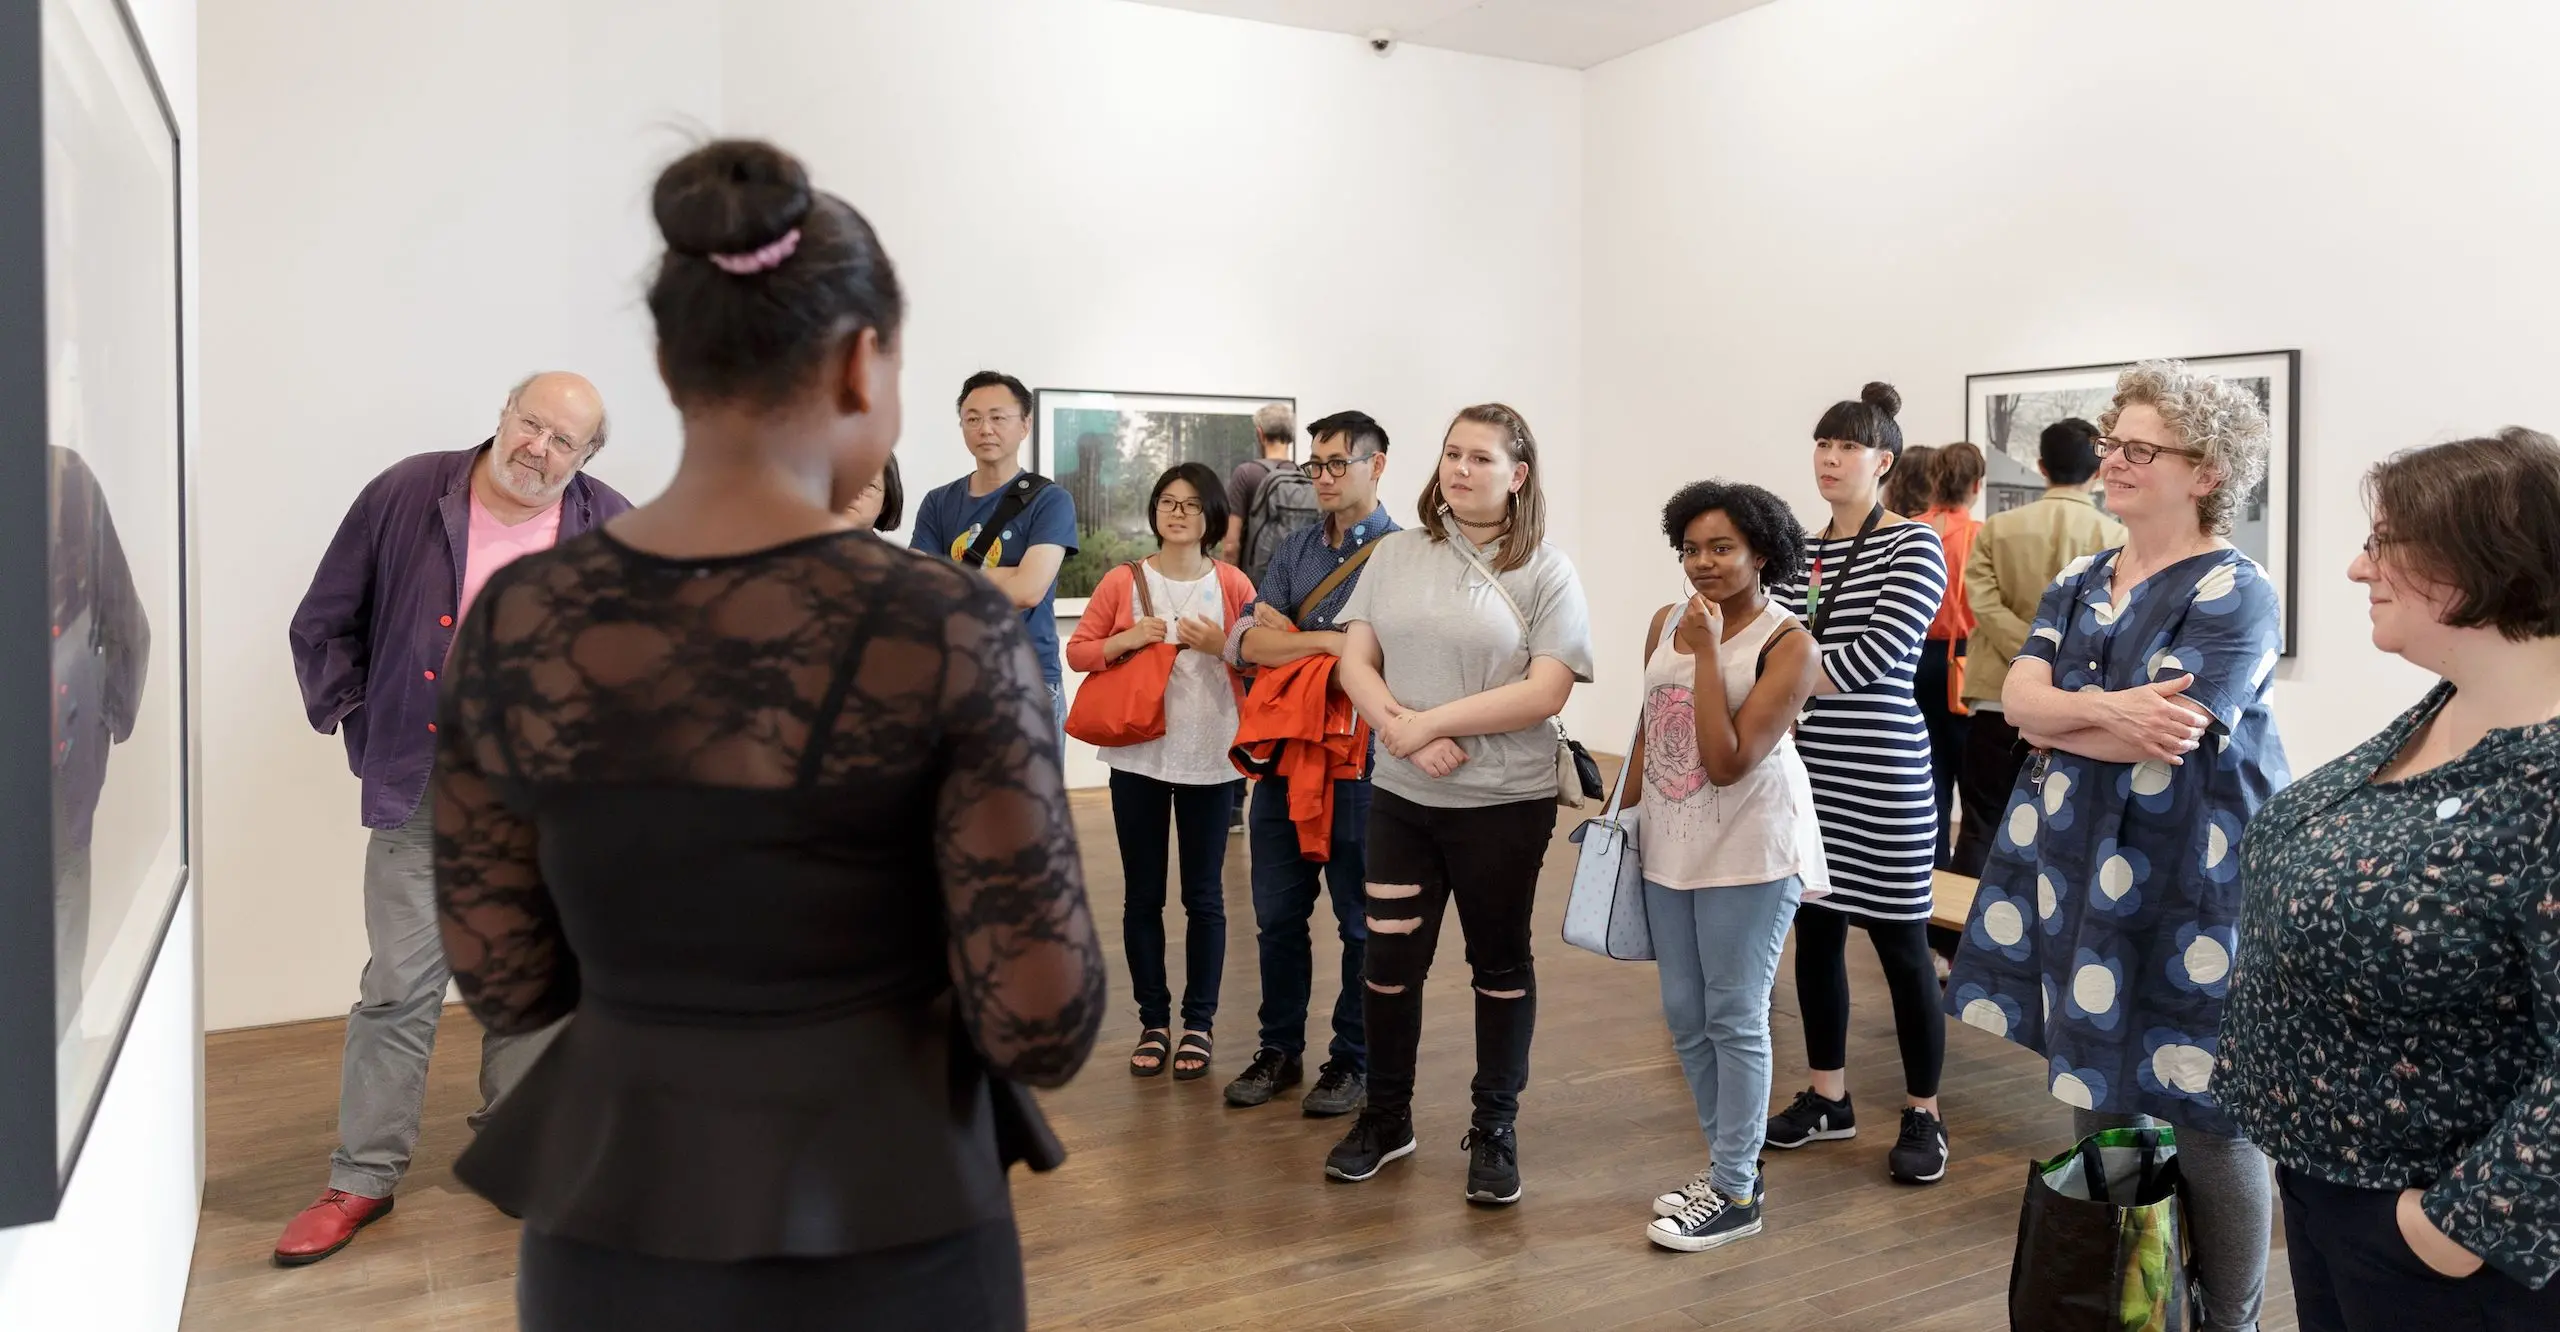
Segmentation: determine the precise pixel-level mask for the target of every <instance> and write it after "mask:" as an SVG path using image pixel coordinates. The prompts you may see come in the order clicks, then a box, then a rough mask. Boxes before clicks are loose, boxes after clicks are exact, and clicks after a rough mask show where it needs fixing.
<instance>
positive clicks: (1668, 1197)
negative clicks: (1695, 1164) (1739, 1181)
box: [1653, 1166, 1716, 1216]
mask: <svg viewBox="0 0 2560 1332" xmlns="http://www.w3.org/2000/svg"><path fill="white" fill-rule="evenodd" d="M1715 1173H1716V1171H1715V1167H1714V1166H1709V1167H1707V1168H1706V1169H1704V1170H1701V1171H1699V1172H1698V1173H1697V1175H1696V1176H1695V1177H1694V1178H1692V1179H1691V1180H1690V1181H1689V1182H1688V1183H1686V1184H1683V1185H1681V1186H1680V1187H1679V1188H1676V1189H1674V1190H1672V1191H1671V1192H1669V1193H1665V1194H1662V1195H1660V1196H1659V1197H1656V1198H1655V1199H1654V1200H1653V1214H1654V1215H1655V1216H1677V1215H1679V1213H1680V1209H1681V1208H1684V1207H1687V1206H1688V1205H1690V1204H1691V1203H1695V1202H1699V1201H1702V1200H1704V1199H1707V1198H1712V1197H1714V1196H1716V1186H1715V1184H1714V1182H1713V1181H1714V1177H1715Z"/></svg>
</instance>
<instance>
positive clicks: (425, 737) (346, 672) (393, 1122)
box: [275, 372, 631, 1266]
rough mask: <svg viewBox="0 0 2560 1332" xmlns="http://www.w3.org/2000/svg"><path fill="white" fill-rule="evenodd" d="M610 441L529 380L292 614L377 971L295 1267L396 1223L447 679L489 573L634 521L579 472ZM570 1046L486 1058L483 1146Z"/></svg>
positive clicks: (366, 505)
mask: <svg viewBox="0 0 2560 1332" xmlns="http://www.w3.org/2000/svg"><path fill="white" fill-rule="evenodd" d="M604 439H605V416H604V400H603V399H602V398H601V397H599V396H598V395H597V393H596V388H595V385H593V384H590V383H588V382H587V381H586V380H585V379H582V378H580V377H579V376H577V375H573V374H568V373H564V372H551V373H546V374H538V375H534V376H532V377H530V378H528V379H526V380H525V381H524V382H522V383H520V384H518V385H516V386H515V388H514V389H513V390H512V391H510V392H509V393H508V394H507V401H506V405H505V406H504V407H503V408H501V409H500V410H499V412H498V428H497V432H496V433H495V434H493V435H491V436H490V437H489V438H488V439H485V440H483V441H481V442H480V443H479V444H477V445H475V446H473V447H471V448H467V449H461V450H457V451H454V452H450V453H422V454H419V455H417V456H415V457H412V458H407V459H404V460H402V461H400V462H398V463H395V464H393V465H392V466H391V468H390V469H389V470H388V471H385V472H384V473H382V474H381V475H380V476H378V477H375V478H374V480H373V482H372V484H370V485H368V486H366V487H365V488H364V490H363V492H362V493H360V494H358V495H357V496H356V501H355V505H354V507H352V508H351V509H349V510H348V511H347V516H346V520H345V521H344V522H342V523H340V524H339V525H338V534H337V536H336V538H335V539H333V540H332V541H330V543H329V549H328V551H327V553H325V554H323V555H322V556H321V558H320V570H319V572H318V574H316V575H315V576H314V577H313V578H312V580H311V590H310V591H309V592H308V593H307V594H305V595H304V597H303V599H302V606H301V608H300V609H298V610H296V611H295V612H294V616H293V625H292V630H291V636H292V645H293V667H294V673H295V675H296V676H298V677H299V678H300V681H301V685H302V703H303V707H304V710H305V711H306V712H307V713H308V714H309V716H310V718H311V725H312V727H313V728H314V729H316V730H318V731H319V732H320V733H321V734H323V735H327V734H331V733H333V732H334V733H337V734H340V735H343V736H344V737H345V740H346V746H347V761H348V766H350V767H351V768H353V769H354V771H355V775H356V776H357V777H358V778H359V779H361V781H362V782H363V812H364V822H365V826H366V827H368V828H371V829H372V830H373V840H372V844H371V845H370V846H369V847H368V848H367V849H366V852H365V870H364V923H365V940H366V943H367V945H368V947H369V948H370V949H371V953H372V956H371V957H369V958H368V959H367V960H366V962H365V966H364V976H363V979H362V981H361V983H360V997H359V999H358V1000H357V1003H356V1006H355V1008H354V1009H353V1010H352V1011H351V1012H350V1013H349V1014H348V1016H347V1048H346V1061H345V1065H344V1067H343V1068H342V1070H341V1071H340V1074H339V1086H338V1149H337V1151H336V1152H335V1153H333V1154H332V1155H331V1157H330V1160H329V1187H328V1189H327V1191H326V1192H324V1193H322V1194H321V1195H320V1197H319V1199H318V1200H317V1201H315V1202H313V1203H312V1204H311V1205H310V1206H309V1207H307V1208H305V1209H304V1210H303V1211H302V1213H301V1215H299V1216H296V1217H295V1218H294V1219H293V1221H292V1223H291V1224H289V1225H287V1226H286V1227H285V1231H284V1235H283V1237H282V1238H281V1239H279V1240H278V1241H277V1242H276V1248H275V1261H276V1262H277V1263H279V1264H282V1265H285V1266H298V1265H300V1264H304V1263H315V1262H318V1261H320V1260H321V1259H323V1258H326V1257H328V1256H329V1255H331V1254H333V1253H336V1252H337V1251H338V1250H340V1249H342V1248H345V1247H346V1246H347V1242H348V1241H349V1240H351V1239H353V1238H355V1233H356V1231H358V1230H360V1229H362V1228H363V1227H364V1226H366V1225H368V1224H370V1223H372V1222H373V1221H374V1220H376V1219H378V1218H379V1217H381V1216H382V1215H383V1214H385V1213H387V1212H389V1211H390V1210H391V1194H392V1190H393V1189H394V1188H396V1187H397V1186H398V1185H399V1183H400V1177H401V1175H402V1174H403V1173H404V1172H406V1171H407V1169H408V1167H409V1158H410V1155H411V1153H412V1152H414V1151H415V1150H416V1148H417V1145H418V1122H419V1118H420V1116H421V1114H422V1113H423V1111H424V1102H425V1098H426V1085H427V1056H428V1054H429V1052H430V1051H432V1050H433V1049H434V1048H435V1039H436V1025H437V1020H438V1019H439V1018H441V1017H442V1016H443V1014H444V995H445V981H446V977H447V974H448V972H447V969H446V966H445V956H444V944H443V941H442V939H441V938H440V937H439V936H438V933H437V925H436V909H435V861H434V852H435V846H434V843H435V818H434V816H435V807H434V805H433V803H432V802H430V801H428V800H426V798H425V796H426V791H427V781H428V777H429V771H430V769H431V768H432V767H433V763H434V754H435V729H436V726H435V718H436V675H437V673H438V672H439V671H441V670H442V669H443V667H444V662H445V656H446V654H447V653H448V652H449V651H450V650H451V649H452V646H453V642H454V637H455V635H456V634H458V633H460V632H461V631H462V629H461V626H462V624H463V621H464V620H465V618H466V617H467V616H468V614H469V612H470V609H471V603H472V600H473V599H474V598H475V597H477V596H478V595H479V592H480V589H481V588H482V587H483V586H485V585H486V584H487V583H488V581H489V576H490V575H491V574H493V573H496V572H497V571H498V570H499V569H500V568H503V567H505V566H506V565H507V564H508V563H509V562H511V561H513V560H515V559H517V558H519V557H521V556H524V555H528V554H531V553H533V552H535V551H541V550H548V549H550V548H551V547H552V546H553V545H554V544H556V543H558V542H560V541H564V540H567V539H569V538H571V537H574V536H577V535H579V534H580V533H583V532H587V531H589V530H591V529H593V528H595V527H596V526H598V525H600V524H602V523H603V522H605V521H606V520H607V519H609V518H612V517H614V516H615V515H617V514H620V513H622V512H623V511H624V510H627V509H629V508H630V507H631V503H630V501H628V500H626V499H624V498H623V497H622V496H621V495H619V494H617V493H616V492H615V491H614V490H613V488H612V487H610V486H607V485H605V484H604V483H603V482H601V481H598V480H595V479H594V478H592V477H589V476H586V475H584V474H583V469H584V468H585V467H586V465H587V463H588V462H590V461H591V460H593V459H594V457H595V456H596V454H597V453H598V452H599V451H600V450H602V449H603V448H604ZM556 1030H557V1029H556V1028H554V1029H551V1030H545V1031H540V1032H534V1033H531V1034H528V1035H522V1036H514V1037H500V1036H489V1037H485V1038H484V1039H483V1040H482V1041H481V1045H480V1098H481V1106H480V1109H479V1111H478V1112H477V1113H475V1114H474V1115H473V1116H472V1119H471V1123H472V1126H473V1127H474V1128H475V1129H476V1128H477V1127H478V1126H479V1123H480V1120H481V1118H482V1117H484V1116H485V1115H487V1113H488V1111H489V1107H490V1106H491V1105H492V1104H494V1103H495V1102H496V1101H497V1099H498V1098H499V1097H500V1096H502V1095H504V1094H506V1092H507V1090H508V1089H509V1088H511V1087H513V1086H514V1085H515V1084H516V1082H517V1081H518V1080H519V1079H521V1078H522V1077H523V1075H524V1072H525V1070H526V1069H528V1068H530V1067H531V1066H532V1064H533V1061H534V1058H535V1057H536V1056H537V1055H539V1054H540V1053H541V1051H542V1048H543V1047H544V1046H545V1045H546V1044H548V1043H549V1041H550V1039H551V1037H552V1035H553V1033H554V1031H556Z"/></svg>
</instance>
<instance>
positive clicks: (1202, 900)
mask: <svg viewBox="0 0 2560 1332" xmlns="http://www.w3.org/2000/svg"><path fill="white" fill-rule="evenodd" d="M1147 526H1148V528H1149V529H1150V530H1152V531H1153V532H1154V533H1155V537H1156V543H1157V550H1156V553H1155V554H1153V555H1150V556H1148V557H1147V558H1146V559H1143V560H1137V561H1132V562H1131V563H1128V564H1124V565H1121V566H1120V567H1119V568H1116V569H1113V570H1112V571H1111V572H1109V573H1107V574H1104V575H1103V576H1102V581H1101V582H1100V583H1099V584H1097V585H1096V586H1095V587H1094V589H1093V596H1092V598H1091V599H1090V600H1089V601H1087V602H1086V603H1085V611H1084V617H1083V618H1082V619H1080V620H1078V621H1077V622H1076V632H1075V636H1074V637H1072V638H1070V639H1069V640H1068V641H1067V651H1066V658H1067V665H1068V666H1069V667H1071V668H1072V669H1074V670H1077V671H1079V672H1082V673H1083V674H1085V675H1086V676H1087V677H1089V678H1087V679H1086V680H1085V681H1084V683H1083V685H1082V688H1083V689H1085V690H1095V689H1098V688H1109V687H1110V686H1104V685H1102V683H1101V682H1102V681H1103V680H1104V679H1106V678H1108V676H1109V675H1110V674H1111V673H1112V672H1115V671H1120V670H1140V669H1152V668H1153V667H1152V666H1142V665H1141V662H1142V661H1145V660H1146V659H1148V658H1153V659H1154V664H1155V665H1160V664H1161V658H1162V657H1163V655H1164V654H1162V653H1150V652H1148V649H1152V648H1155V647H1157V646H1160V645H1162V646H1169V647H1170V648H1171V649H1172V650H1173V662H1172V668H1171V670H1170V672H1169V673H1167V674H1166V675H1165V676H1164V685H1163V695H1162V702H1161V706H1162V708H1163V710H1164V729H1163V732H1162V734H1161V735H1160V736H1158V737H1157V738H1155V739H1151V740H1141V741H1138V742H1136V743H1131V744H1117V745H1106V746H1103V748H1102V761H1103V763H1104V765H1106V766H1108V767H1109V768H1110V769H1111V821H1112V824H1113V826H1114V829H1115V830H1116V831H1117V832H1118V834H1119V842H1120V873H1121V880H1122V882H1123V883H1125V884H1126V885H1127V890H1128V891H1127V897H1126V900H1125V901H1124V903H1123V907H1122V914H1121V922H1120V940H1121V946H1122V949H1123V951H1125V952H1126V953H1127V954H1128V958H1129V988H1130V991H1131V992H1132V993H1133V994H1135V995H1136V997H1137V1000H1138V1026H1139V1033H1138V1047H1137V1049H1136V1050H1135V1051H1133V1052H1131V1054H1130V1056H1129V1072H1130V1074H1131V1075H1132V1076H1135V1077H1141V1078H1151V1077H1155V1076H1157V1075H1158V1074H1161V1073H1163V1072H1164V1071H1165V1070H1166V1069H1167V1068H1168V1067H1169V1068H1171V1069H1172V1070H1173V1076H1174V1077H1175V1078H1176V1079H1178V1080H1180V1081H1184V1082H1189V1081H1191V1080H1192V1079H1194V1078H1198V1077H1201V1076H1203V1075H1205V1074H1207V1073H1208V1071H1209V1057H1210V1051H1211V1049H1212V1044H1213V1040H1214V1037H1213V1034H1212V1033H1213V1029H1214V1027H1213V1024H1214V1023H1215V1022H1216V1020H1217V1016H1218V986H1219V980H1220V978H1221V976H1222V975H1223V973H1224V972H1225V969H1226V962H1227V908H1226V861H1227V828H1228V825H1229V824H1230V823H1231V822H1232V821H1233V819H1234V816H1235V808H1236V800H1237V797H1238V796H1239V795H1241V794H1242V792H1243V789H1244V779H1243V778H1241V777H1239V776H1237V775H1236V770H1235V765H1234V763H1233V761H1232V760H1230V759H1229V758H1228V757H1227V751H1228V750H1229V749H1230V748H1232V747H1233V746H1234V744H1235V738H1236V717H1237V705H1238V704H1239V703H1241V702H1242V701H1243V698H1244V681H1243V678H1242V677H1241V676H1239V675H1238V674H1236V672H1235V671H1234V670H1233V669H1232V668H1231V667H1229V666H1228V665H1227V663H1226V660H1225V649H1226V645H1227V629H1228V626H1230V625H1231V624H1233V623H1235V621H1236V620H1237V619H1238V618H1239V617H1241V616H1242V615H1243V614H1244V610H1245V607H1246V606H1248V605H1250V604H1251V603H1252V601H1253V583H1252V582H1251V581H1250V580H1249V579H1247V578H1246V577H1245V576H1244V571H1243V570H1242V569H1239V568H1237V567H1235V566H1234V565H1232V564H1224V563H1220V562H1219V561H1218V560H1216V559H1214V558H1212V557H1211V556H1210V555H1209V546H1208V541H1209V534H1210V533H1212V532H1224V531H1226V530H1227V494H1226V487H1224V486H1223V485H1221V484H1219V481H1218V474H1217V473H1216V472H1213V471H1211V470H1210V469H1209V468H1208V466H1207V465H1206V464H1203V463H1196V462H1187V463H1183V464H1180V465H1179V466H1176V467H1173V468H1171V469H1169V470H1167V471H1166V472H1165V474H1164V475H1162V476H1160V477H1157V478H1156V484H1155V491H1154V493H1153V494H1152V495H1151V496H1150V497H1149V499H1148V503H1147ZM1141 577H1143V578H1144V579H1145V580H1146V581H1145V582H1144V583H1143V584H1141V583H1140V582H1139V581H1138V580H1139V579H1140V578H1141ZM1140 678H1149V677H1140ZM1078 697H1079V698H1080V699H1081V698H1082V694H1081V693H1079V695H1078ZM1098 697H1099V695H1097V698H1098ZM1140 702H1141V704H1142V705H1143V702H1144V700H1140ZM1080 718H1081V714H1079V713H1078V712H1075V711H1070V712H1069V713H1068V715H1067V731H1068V734H1070V735H1075V736H1077V738H1079V739H1082V738H1085V736H1084V734H1079V732H1086V734H1089V733H1090V732H1089V731H1087V730H1086V728H1085V727H1083V726H1081V725H1080V724H1079V723H1080ZM1168 832H1170V833H1172V834H1174V835H1176V836H1177V837H1178V839H1179V841H1180V844H1181V856H1182V859H1181V871H1182V911H1183V916H1184V918H1185V924H1184V928H1183V950H1182V951H1183V963H1184V965H1183V986H1182V1040H1181V1044H1180V1045H1179V1047H1176V1046H1175V1045H1174V1043H1173V1040H1172V1036H1173V1033H1172V1029H1171V1027H1172V1018H1173V991H1172V986H1171V982H1170V981H1169V980H1168V979H1167V977H1166V972H1165V963H1164V949H1165V937H1164V899H1165V838H1166V836H1167V834H1168Z"/></svg>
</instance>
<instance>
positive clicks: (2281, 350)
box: [1962, 347, 2303, 657]
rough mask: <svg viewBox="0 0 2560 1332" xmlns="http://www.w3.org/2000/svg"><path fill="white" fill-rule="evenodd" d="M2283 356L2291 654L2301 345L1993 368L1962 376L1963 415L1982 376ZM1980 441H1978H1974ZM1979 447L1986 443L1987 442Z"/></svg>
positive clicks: (2297, 572)
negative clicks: (2195, 354) (2125, 359)
mask: <svg viewBox="0 0 2560 1332" xmlns="http://www.w3.org/2000/svg"><path fill="white" fill-rule="evenodd" d="M2271 356H2281V357H2283V358H2284V362H2285V402H2286V403H2287V404H2288V407H2289V410H2288V411H2287V412H2286V413H2285V437H2284V440H2283V441H2282V444H2281V447H2282V449H2283V456H2284V466H2285V500H2284V508H2285V527H2284V539H2285V552H2284V555H2285V559H2284V589H2283V600H2284V654H2283V655H2285V656H2287V657H2291V656H2293V655H2295V654H2296V653H2297V652H2299V651H2300V649H2301V642H2302V639H2301V628H2302V597H2301V595H2300V593H2301V588H2302V481H2303V476H2302V349H2301V348H2299V347H2271V348H2268V349H2266V350H2264V351H2244V352H2214V353H2211V354H2209V355H2201V356H2170V357H2142V358H2138V359H2136V360H2131V361H2093V362H2091V363H2089V364H2087V365H2055V366H2044V367H2041V368H2036V369H2026V370H1992V371H1985V372H1983V373H1981V374H1970V375H1966V376H1965V377H1964V398H1963V400H1962V401H1963V403H1964V420H1965V426H1964V428H1965V430H1966V432H1967V433H1968V434H1970V433H1971V431H1972V429H1973V397H1974V395H1973V386H1974V384H1975V383H1976V382H1978V381H1980V380H1985V379H2011V378H2016V377H2019V376H2024V375H2080V374H2089V373H2091V372H2093V371H2099V370H2122V369H2124V368H2125V367H2127V366H2132V365H2138V364H2140V363H2141V362H2142V361H2143V360H2154V359H2157V360H2173V361H2181V362H2195V361H2246V360H2257V359H2262V358H2266V357H2271ZM1975 442H1976V443H1977V444H1980V443H1981V441H1979V440H1977V441H1975ZM1983 447H1985V448H1988V447H1989V445H1987V444H1985V445H1983Z"/></svg>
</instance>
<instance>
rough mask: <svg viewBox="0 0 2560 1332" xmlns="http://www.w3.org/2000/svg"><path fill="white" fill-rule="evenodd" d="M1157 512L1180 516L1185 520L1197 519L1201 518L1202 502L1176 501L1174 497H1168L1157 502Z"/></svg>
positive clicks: (1191, 500) (1193, 500) (1190, 500)
mask: <svg viewBox="0 0 2560 1332" xmlns="http://www.w3.org/2000/svg"><path fill="white" fill-rule="evenodd" d="M1156 512H1158V513H1161V514H1168V515H1170V514H1180V515H1182V516H1183V517H1185V518H1197V517H1199V516H1200V501H1198V500H1196V499H1175V498H1173V497H1172V496H1170V495H1167V496H1165V497H1164V498H1163V499H1160V500H1157V501H1156Z"/></svg>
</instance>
